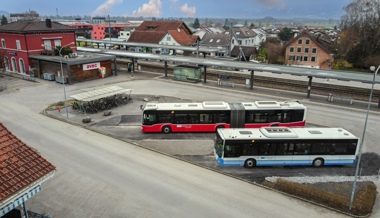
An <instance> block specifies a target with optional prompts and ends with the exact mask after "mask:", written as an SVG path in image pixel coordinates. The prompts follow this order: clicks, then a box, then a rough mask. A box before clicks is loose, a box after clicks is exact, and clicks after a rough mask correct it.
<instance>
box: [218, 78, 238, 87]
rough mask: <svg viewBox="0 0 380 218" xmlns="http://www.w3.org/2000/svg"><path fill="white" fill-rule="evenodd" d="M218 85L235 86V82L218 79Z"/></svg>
mask: <svg viewBox="0 0 380 218" xmlns="http://www.w3.org/2000/svg"><path fill="white" fill-rule="evenodd" d="M218 86H231V87H235V83H233V82H228V81H225V80H221V79H218Z"/></svg>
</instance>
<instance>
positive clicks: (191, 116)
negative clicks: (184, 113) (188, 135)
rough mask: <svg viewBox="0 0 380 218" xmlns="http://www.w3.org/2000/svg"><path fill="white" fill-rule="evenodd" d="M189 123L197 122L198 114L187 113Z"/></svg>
mask: <svg viewBox="0 0 380 218" xmlns="http://www.w3.org/2000/svg"><path fill="white" fill-rule="evenodd" d="M189 123H199V114H189Z"/></svg>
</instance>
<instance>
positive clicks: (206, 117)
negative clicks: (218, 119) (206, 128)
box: [200, 114, 212, 123]
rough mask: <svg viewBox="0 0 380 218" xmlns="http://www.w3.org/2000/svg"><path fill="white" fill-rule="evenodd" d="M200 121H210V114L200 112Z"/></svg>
mask: <svg viewBox="0 0 380 218" xmlns="http://www.w3.org/2000/svg"><path fill="white" fill-rule="evenodd" d="M200 123H212V114H200Z"/></svg>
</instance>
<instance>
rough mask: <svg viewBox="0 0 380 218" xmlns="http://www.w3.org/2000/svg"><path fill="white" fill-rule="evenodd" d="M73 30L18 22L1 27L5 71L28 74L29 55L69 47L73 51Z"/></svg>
mask: <svg viewBox="0 0 380 218" xmlns="http://www.w3.org/2000/svg"><path fill="white" fill-rule="evenodd" d="M75 31H76V29H75V28H72V27H69V26H66V25H63V24H60V23H58V22H52V21H51V20H50V19H46V21H18V22H13V23H9V24H5V25H1V26H0V40H1V46H0V58H1V61H2V62H3V63H4V64H3V66H4V69H5V70H6V71H12V72H15V73H20V74H29V71H30V67H31V60H30V59H29V58H28V57H29V56H30V55H39V54H41V52H42V51H44V50H48V51H49V50H51V51H52V50H54V49H55V48H56V47H57V46H65V45H68V44H70V43H71V42H74V43H73V44H70V47H71V49H72V50H73V52H75V51H76V40H75Z"/></svg>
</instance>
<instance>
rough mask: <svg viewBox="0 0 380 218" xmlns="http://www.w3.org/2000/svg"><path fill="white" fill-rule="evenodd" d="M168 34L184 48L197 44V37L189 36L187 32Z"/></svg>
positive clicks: (175, 31)
mask: <svg viewBox="0 0 380 218" xmlns="http://www.w3.org/2000/svg"><path fill="white" fill-rule="evenodd" d="M168 33H169V34H170V35H171V36H172V37H173V39H174V40H175V41H176V42H178V43H179V44H180V45H182V46H191V45H192V44H194V43H196V42H197V37H192V36H189V35H187V33H186V32H185V31H181V30H180V31H179V32H178V30H168Z"/></svg>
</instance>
